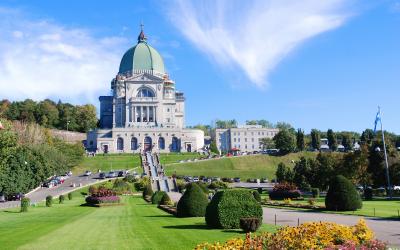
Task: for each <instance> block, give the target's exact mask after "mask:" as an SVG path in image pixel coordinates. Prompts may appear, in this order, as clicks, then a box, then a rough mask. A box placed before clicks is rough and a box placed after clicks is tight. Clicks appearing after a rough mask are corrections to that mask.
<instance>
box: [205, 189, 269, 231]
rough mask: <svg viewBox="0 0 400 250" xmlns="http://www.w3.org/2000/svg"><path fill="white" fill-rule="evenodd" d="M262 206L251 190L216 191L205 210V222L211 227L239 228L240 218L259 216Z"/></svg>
mask: <svg viewBox="0 0 400 250" xmlns="http://www.w3.org/2000/svg"><path fill="white" fill-rule="evenodd" d="M262 214H263V211H262V208H261V205H260V203H259V202H257V201H256V199H254V196H253V194H252V193H251V192H249V191H248V190H245V189H226V190H224V191H219V192H217V193H216V194H215V195H214V197H213V198H212V200H211V202H210V204H208V206H207V210H206V223H207V225H208V226H210V227H213V228H224V229H231V228H239V227H240V219H241V218H247V217H255V218H259V219H260V220H261V221H262Z"/></svg>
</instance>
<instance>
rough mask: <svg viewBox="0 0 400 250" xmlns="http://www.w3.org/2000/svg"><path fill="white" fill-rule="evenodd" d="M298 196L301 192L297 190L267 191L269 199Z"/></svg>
mask: <svg viewBox="0 0 400 250" xmlns="http://www.w3.org/2000/svg"><path fill="white" fill-rule="evenodd" d="M300 197H301V193H300V191H299V190H291V191H271V192H269V198H270V199H271V200H284V199H297V198H300Z"/></svg>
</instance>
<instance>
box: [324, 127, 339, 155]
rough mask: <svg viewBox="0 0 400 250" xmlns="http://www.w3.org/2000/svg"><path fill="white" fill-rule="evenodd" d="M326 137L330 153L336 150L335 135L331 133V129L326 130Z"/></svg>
mask: <svg viewBox="0 0 400 250" xmlns="http://www.w3.org/2000/svg"><path fill="white" fill-rule="evenodd" d="M326 134H327V137H328V146H329V148H330V149H331V150H332V151H336V150H337V140H336V135H335V133H334V132H333V130H332V129H328V132H327V133H326Z"/></svg>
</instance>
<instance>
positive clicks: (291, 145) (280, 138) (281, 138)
mask: <svg viewBox="0 0 400 250" xmlns="http://www.w3.org/2000/svg"><path fill="white" fill-rule="evenodd" d="M274 142H275V146H276V148H278V149H279V152H280V153H281V154H288V153H291V152H294V151H295V149H296V138H295V136H294V134H293V133H291V132H290V131H289V130H287V129H282V130H280V131H279V132H278V133H277V134H276V135H275V136H274Z"/></svg>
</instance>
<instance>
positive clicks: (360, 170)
mask: <svg viewBox="0 0 400 250" xmlns="http://www.w3.org/2000/svg"><path fill="white" fill-rule="evenodd" d="M368 158H369V150H368V146H367V145H366V144H363V145H362V146H361V149H360V150H357V151H354V152H351V153H348V154H346V155H345V156H344V159H343V164H342V165H341V167H340V168H339V169H338V170H339V172H340V173H341V174H342V175H343V176H345V177H346V178H348V179H350V180H351V181H352V182H353V183H354V184H361V185H362V186H363V187H364V189H366V188H367V186H369V185H371V184H372V175H371V173H370V172H369V171H368V166H369V159H368Z"/></svg>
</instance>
